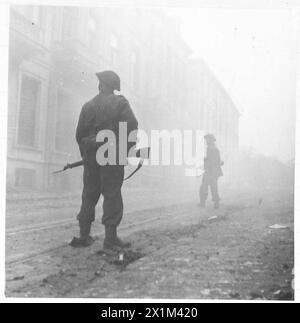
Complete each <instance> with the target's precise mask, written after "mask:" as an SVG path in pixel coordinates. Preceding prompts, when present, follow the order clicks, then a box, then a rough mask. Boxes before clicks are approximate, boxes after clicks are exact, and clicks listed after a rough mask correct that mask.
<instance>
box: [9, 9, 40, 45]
mask: <svg viewBox="0 0 300 323" xmlns="http://www.w3.org/2000/svg"><path fill="white" fill-rule="evenodd" d="M10 28H11V29H12V30H14V31H16V32H18V33H19V34H21V35H22V36H24V37H26V38H28V39H29V40H31V41H33V42H35V43H37V44H39V45H43V41H44V38H43V30H42V29H41V27H40V26H38V25H37V24H34V23H32V22H31V21H30V20H29V19H27V18H26V17H25V16H23V15H22V14H20V13H18V12H17V11H15V10H11V15H10Z"/></svg>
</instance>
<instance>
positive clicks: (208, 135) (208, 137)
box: [204, 133, 216, 141]
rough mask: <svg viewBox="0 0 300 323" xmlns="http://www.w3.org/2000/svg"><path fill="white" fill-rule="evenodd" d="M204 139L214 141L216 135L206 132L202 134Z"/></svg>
mask: <svg viewBox="0 0 300 323" xmlns="http://www.w3.org/2000/svg"><path fill="white" fill-rule="evenodd" d="M204 139H205V140H207V141H216V137H215V136H214V135H213V134H212V133H208V134H207V135H205V136H204Z"/></svg>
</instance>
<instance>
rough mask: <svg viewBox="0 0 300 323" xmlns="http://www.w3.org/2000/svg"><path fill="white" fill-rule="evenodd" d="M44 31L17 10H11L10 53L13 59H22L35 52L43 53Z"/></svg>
mask: <svg viewBox="0 0 300 323" xmlns="http://www.w3.org/2000/svg"><path fill="white" fill-rule="evenodd" d="M45 50H46V48H45V47H44V32H43V30H42V28H41V27H40V26H38V25H37V24H34V23H33V22H31V21H30V19H27V18H26V17H25V16H23V15H22V14H20V13H19V12H17V11H15V10H13V9H12V10H11V11H10V54H11V59H12V60H13V61H14V60H17V61H20V60H22V59H26V57H30V56H32V55H34V54H38V53H43V52H44V51H45Z"/></svg>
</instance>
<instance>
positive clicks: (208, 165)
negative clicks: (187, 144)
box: [200, 134, 224, 209]
mask: <svg viewBox="0 0 300 323" xmlns="http://www.w3.org/2000/svg"><path fill="white" fill-rule="evenodd" d="M204 139H205V141H206V145H207V151H206V157H205V158H204V170H205V172H204V174H203V178H202V184H201V187H200V205H201V207H205V201H206V199H207V196H208V188H209V187H210V190H211V194H212V199H213V201H214V206H215V209H218V208H219V201H220V197H219V193H218V178H219V177H220V176H222V175H223V172H222V169H221V166H223V165H224V163H223V162H222V161H221V157H220V152H219V149H218V148H217V146H216V144H215V142H216V138H215V136H214V135H213V134H207V135H205V136H204Z"/></svg>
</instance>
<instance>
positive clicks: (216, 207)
mask: <svg viewBox="0 0 300 323" xmlns="http://www.w3.org/2000/svg"><path fill="white" fill-rule="evenodd" d="M219 207H220V203H219V201H215V209H216V210H217V209H218V208H219Z"/></svg>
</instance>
